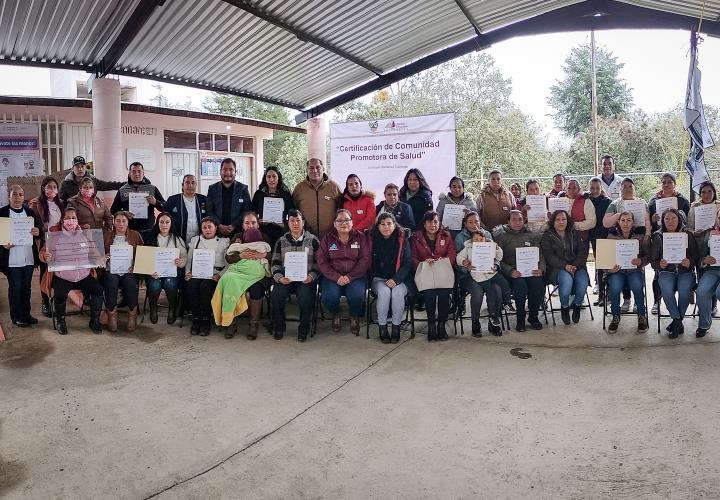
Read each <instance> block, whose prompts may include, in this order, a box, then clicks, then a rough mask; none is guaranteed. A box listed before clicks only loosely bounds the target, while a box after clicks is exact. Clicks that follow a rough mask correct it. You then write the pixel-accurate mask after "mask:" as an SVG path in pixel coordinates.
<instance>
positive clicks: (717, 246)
mask: <svg viewBox="0 0 720 500" xmlns="http://www.w3.org/2000/svg"><path fill="white" fill-rule="evenodd" d="M708 246H709V247H710V255H711V256H712V257H715V264H713V266H715V267H717V266H720V235H719V234H712V235H710V239H709V240H708Z"/></svg>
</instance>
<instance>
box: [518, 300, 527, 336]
mask: <svg viewBox="0 0 720 500" xmlns="http://www.w3.org/2000/svg"><path fill="white" fill-rule="evenodd" d="M515 318H516V319H517V321H516V323H515V331H516V332H524V331H525V330H527V328H526V326H525V304H524V303H523V306H522V307H520V306H518V308H517V309H516V310H515Z"/></svg>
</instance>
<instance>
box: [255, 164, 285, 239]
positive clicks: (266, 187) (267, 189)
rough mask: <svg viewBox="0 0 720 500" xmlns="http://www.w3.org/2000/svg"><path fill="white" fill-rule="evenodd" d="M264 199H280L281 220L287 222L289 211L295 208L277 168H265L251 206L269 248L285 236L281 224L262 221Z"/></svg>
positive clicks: (283, 227)
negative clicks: (281, 203) (281, 206)
mask: <svg viewBox="0 0 720 500" xmlns="http://www.w3.org/2000/svg"><path fill="white" fill-rule="evenodd" d="M265 198H281V199H282V200H283V213H282V220H283V221H284V220H287V214H288V211H289V210H292V209H293V208H295V204H294V203H293V199H292V192H291V191H290V188H288V187H287V186H286V185H285V182H283V177H282V173H281V172H280V169H279V168H277V167H267V168H266V169H265V172H264V173H263V178H262V181H260V185H259V186H258V189H257V191H255V194H254V195H253V197H252V205H253V210H254V211H255V213H257V214H258V217H259V219H260V230H261V231H262V233H263V234H264V235H265V237H266V238H265V239H266V240H267V242H268V243H269V244H270V248H272V247H274V246H275V242H276V241H277V240H278V238H280V236H282V235H283V234H285V226H284V225H283V223H282V222H270V221H267V220H263V210H264V208H265Z"/></svg>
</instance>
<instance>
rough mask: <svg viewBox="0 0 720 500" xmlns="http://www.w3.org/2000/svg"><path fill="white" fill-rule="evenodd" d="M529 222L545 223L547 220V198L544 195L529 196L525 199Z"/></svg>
mask: <svg viewBox="0 0 720 500" xmlns="http://www.w3.org/2000/svg"><path fill="white" fill-rule="evenodd" d="M525 205H526V206H527V219H528V222H545V221H546V220H547V212H548V209H547V197H546V196H545V195H544V194H529V195H527V196H526V197H525Z"/></svg>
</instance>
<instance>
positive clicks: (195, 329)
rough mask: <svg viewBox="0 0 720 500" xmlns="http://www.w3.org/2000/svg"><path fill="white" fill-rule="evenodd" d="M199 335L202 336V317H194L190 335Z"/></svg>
mask: <svg viewBox="0 0 720 500" xmlns="http://www.w3.org/2000/svg"><path fill="white" fill-rule="evenodd" d="M199 334H200V317H199V316H193V318H192V326H191V327H190V335H199Z"/></svg>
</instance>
